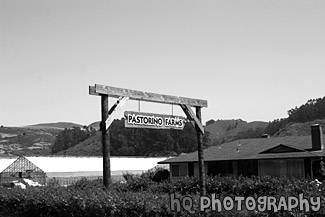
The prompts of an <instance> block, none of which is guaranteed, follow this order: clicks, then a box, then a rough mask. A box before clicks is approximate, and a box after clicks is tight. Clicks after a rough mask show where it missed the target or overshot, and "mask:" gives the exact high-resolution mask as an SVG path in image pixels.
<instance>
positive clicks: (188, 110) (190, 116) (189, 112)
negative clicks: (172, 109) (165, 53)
mask: <svg viewBox="0 0 325 217" xmlns="http://www.w3.org/2000/svg"><path fill="white" fill-rule="evenodd" d="M180 106H181V108H182V109H183V111H184V113H185V114H186V116H187V118H188V119H189V120H191V121H194V123H195V124H194V127H195V128H196V126H197V127H198V128H199V130H200V131H201V133H202V134H204V127H203V125H202V123H201V121H200V120H199V119H198V118H197V117H196V115H195V114H194V112H193V110H192V109H191V107H190V106H188V105H180Z"/></svg>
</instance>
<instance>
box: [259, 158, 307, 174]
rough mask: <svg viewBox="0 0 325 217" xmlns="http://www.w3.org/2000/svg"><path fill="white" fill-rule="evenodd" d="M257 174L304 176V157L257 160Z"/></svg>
mask: <svg viewBox="0 0 325 217" xmlns="http://www.w3.org/2000/svg"><path fill="white" fill-rule="evenodd" d="M258 175H259V176H265V175H269V176H275V177H294V178H305V164H304V159H283V160H278V159H277V160H259V161H258Z"/></svg>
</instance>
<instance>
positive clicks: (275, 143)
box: [159, 136, 325, 164]
mask: <svg viewBox="0 0 325 217" xmlns="http://www.w3.org/2000/svg"><path fill="white" fill-rule="evenodd" d="M311 147H312V144H311V136H286V137H272V138H255V139H242V140H236V141H233V142H229V143H224V144H222V145H220V146H212V147H209V148H207V149H205V150H204V151H203V153H204V161H226V160H254V159H255V160H257V159H284V158H319V157H323V156H325V150H324V149H323V150H320V151H308V150H306V149H311ZM280 150H281V151H280ZM197 161H198V153H197V151H196V152H192V153H189V154H183V155H180V156H178V157H175V158H170V159H167V160H164V161H161V162H159V164H169V163H181V162H197Z"/></svg>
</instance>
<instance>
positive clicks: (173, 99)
mask: <svg viewBox="0 0 325 217" xmlns="http://www.w3.org/2000/svg"><path fill="white" fill-rule="evenodd" d="M89 94H90V95H108V96H110V97H117V98H118V97H121V96H124V97H129V98H130V99H133V100H141V101H147V102H157V103H165V104H176V105H181V104H185V105H189V106H193V107H208V101H207V100H202V99H193V98H186V97H178V96H170V95H164V94H157V93H149V92H143V91H137V90H130V89H123V88H118V87H111V86H106V85H100V84H95V86H89Z"/></svg>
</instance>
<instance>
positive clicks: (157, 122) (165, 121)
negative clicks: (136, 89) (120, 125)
mask: <svg viewBox="0 0 325 217" xmlns="http://www.w3.org/2000/svg"><path fill="white" fill-rule="evenodd" d="M124 116H125V127H127V128H150V129H177V130H183V129H184V126H185V121H186V119H185V118H184V117H181V116H171V115H162V114H152V113H143V112H133V111H126V112H125V113H124Z"/></svg>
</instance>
